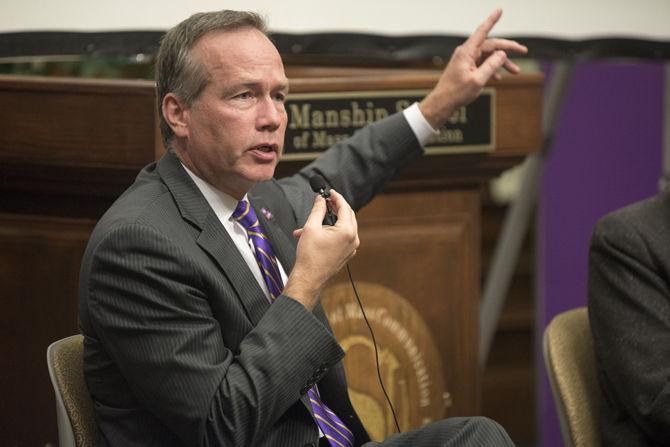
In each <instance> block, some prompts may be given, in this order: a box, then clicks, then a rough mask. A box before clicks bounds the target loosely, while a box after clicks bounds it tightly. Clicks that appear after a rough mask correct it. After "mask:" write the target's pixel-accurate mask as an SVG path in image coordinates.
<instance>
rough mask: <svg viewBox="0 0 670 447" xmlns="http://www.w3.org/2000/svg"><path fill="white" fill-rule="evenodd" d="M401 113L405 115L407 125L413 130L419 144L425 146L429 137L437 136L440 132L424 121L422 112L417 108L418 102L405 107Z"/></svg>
mask: <svg viewBox="0 0 670 447" xmlns="http://www.w3.org/2000/svg"><path fill="white" fill-rule="evenodd" d="M402 113H403V115H405V119H406V120H407V123H408V124H409V127H411V128H412V131H413V132H414V135H415V136H416V139H417V140H419V144H420V145H421V146H425V145H426V143H428V141H429V140H430V139H431V138H433V137H435V136H437V135H438V134H439V133H440V132H439V131H438V130H435V129H433V127H432V126H431V125H430V124H428V121H426V118H425V117H424V116H423V113H421V109H419V103H418V102H415V103H414V104H412V105H411V106H409V107H407V108H406V109H405V110H403V111H402Z"/></svg>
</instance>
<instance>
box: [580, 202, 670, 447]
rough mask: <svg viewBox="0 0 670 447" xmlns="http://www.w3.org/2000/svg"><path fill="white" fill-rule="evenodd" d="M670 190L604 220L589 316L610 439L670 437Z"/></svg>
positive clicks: (621, 446)
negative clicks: (669, 246) (669, 245)
mask: <svg viewBox="0 0 670 447" xmlns="http://www.w3.org/2000/svg"><path fill="white" fill-rule="evenodd" d="M668 244H670V193H660V194H658V195H656V196H654V197H652V198H649V199H646V200H642V201H640V202H637V203H634V204H631V205H628V206H626V207H624V208H621V209H619V210H616V211H614V212H613V213H610V214H608V215H607V216H605V217H603V218H602V219H601V220H600V221H599V222H598V224H597V226H596V228H595V230H594V233H593V238H592V240H591V249H590V253H589V281H588V295H589V320H590V323H591V332H592V334H593V341H594V345H595V351H596V352H595V353H596V369H597V372H598V381H599V384H600V389H601V400H600V422H601V434H602V440H603V445H606V446H613V447H638V446H667V445H670V249H669V248H668Z"/></svg>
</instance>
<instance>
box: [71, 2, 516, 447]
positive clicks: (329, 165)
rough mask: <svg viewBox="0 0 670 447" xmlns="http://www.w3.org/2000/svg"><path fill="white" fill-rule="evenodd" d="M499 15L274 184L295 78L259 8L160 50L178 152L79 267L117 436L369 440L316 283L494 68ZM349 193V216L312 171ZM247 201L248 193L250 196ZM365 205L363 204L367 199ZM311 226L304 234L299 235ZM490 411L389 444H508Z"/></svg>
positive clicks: (126, 200) (161, 80) (198, 23)
mask: <svg viewBox="0 0 670 447" xmlns="http://www.w3.org/2000/svg"><path fill="white" fill-rule="evenodd" d="M499 17H500V11H496V12H495V13H493V14H492V15H491V16H490V17H489V18H488V19H487V21H486V22H485V23H484V24H482V26H480V28H478V30H477V31H476V32H475V33H474V34H473V36H472V37H470V39H469V40H468V41H467V42H466V43H465V44H464V45H463V46H462V47H460V48H459V49H458V50H457V51H456V53H455V55H454V57H453V59H452V61H451V62H450V64H449V66H448V67H447V68H446V70H445V72H444V74H443V76H442V77H441V79H440V80H439V82H438V84H437V86H436V88H435V89H434V91H433V92H432V93H431V94H430V95H428V96H427V97H426V98H425V99H424V100H423V101H422V102H421V104H415V105H413V106H412V107H410V108H409V109H408V110H407V111H405V112H403V113H400V114H396V115H394V116H391V117H389V118H387V119H385V120H383V121H381V122H378V123H375V124H373V125H370V126H368V127H367V128H365V129H363V130H361V131H359V132H358V133H357V134H356V135H355V136H354V137H352V138H351V139H350V140H347V141H345V142H343V143H341V144H338V145H337V146H335V147H334V148H332V149H331V150H329V151H328V152H326V153H325V154H323V155H322V156H321V157H319V159H318V160H316V161H315V162H313V163H312V164H310V165H308V166H307V167H305V168H304V169H303V170H301V171H300V172H299V173H298V174H297V175H295V176H293V177H290V178H287V179H282V180H279V181H277V180H274V179H273V174H274V169H275V166H276V164H277V162H278V160H279V157H280V155H281V150H282V145H283V139H284V131H285V128H286V121H287V118H286V111H285V109H284V101H285V99H286V95H287V92H288V80H287V79H286V77H285V75H284V68H283V65H282V61H281V58H280V57H279V54H278V52H277V50H276V49H275V47H274V46H273V45H272V43H271V42H270V40H269V39H268V38H267V36H266V35H265V25H264V24H263V22H262V20H261V19H260V18H259V17H258V16H256V15H255V14H251V13H246V12H234V11H221V12H215V13H204V14H196V15H194V16H192V17H191V18H189V19H187V20H185V21H184V22H182V23H180V24H179V25H177V26H176V27H175V28H173V29H172V30H170V31H169V32H168V33H167V34H166V36H165V38H164V40H163V42H162V45H161V49H160V51H159V55H158V58H157V67H156V79H157V81H156V82H157V91H158V101H159V110H160V118H161V131H162V135H163V139H164V142H165V145H166V147H167V148H168V153H167V154H166V155H165V156H164V157H163V158H162V159H161V160H159V161H158V162H157V163H153V164H151V165H149V166H147V167H146V168H145V169H144V170H143V171H142V172H141V173H140V175H139V176H138V177H137V180H136V181H135V183H134V184H133V185H132V186H131V187H130V188H129V189H128V190H127V191H126V192H125V193H124V194H123V195H122V196H121V197H120V198H119V199H118V200H117V202H116V203H115V204H114V205H113V206H112V207H111V208H110V210H109V211H108V212H107V213H106V214H105V215H104V216H103V217H102V218H101V220H100V221H99V223H98V225H97V226H96V228H95V230H94V232H93V234H92V235H91V239H90V241H89V244H88V247H87V250H86V253H85V255H84V260H83V264H82V270H81V279H80V306H79V311H80V325H81V331H82V333H83V334H84V336H85V342H84V343H85V344H84V347H85V350H84V361H85V375H86V381H87V384H88V387H89V390H90V392H91V395H92V397H93V400H94V402H95V409H96V414H97V418H98V423H99V426H100V431H101V435H102V440H101V443H102V444H103V445H114V446H116V445H118V446H150V445H151V446H181V445H189V446H191V445H192V446H195V445H212V446H214V445H230V446H303V445H305V446H307V445H312V446H315V445H317V444H321V445H333V446H347V445H356V446H358V445H362V444H363V443H365V442H367V441H368V440H369V438H368V436H367V434H366V432H365V429H364V428H363V426H362V424H361V422H360V421H359V419H358V417H357V415H356V414H355V412H354V410H353V408H352V406H351V403H350V401H349V398H348V395H347V386H346V381H345V377H344V371H343V368H342V364H341V362H340V360H341V359H342V357H343V355H344V354H343V351H342V349H341V348H340V346H339V345H338V343H337V342H336V340H335V339H334V338H333V336H332V333H331V331H330V328H329V326H328V322H327V320H326V318H325V315H324V312H323V310H322V308H321V307H320V305H319V304H318V296H319V292H320V291H321V289H322V288H323V286H324V284H325V282H326V281H327V280H328V279H329V278H331V277H332V276H333V275H334V274H335V273H336V272H337V271H338V270H339V269H340V268H341V267H342V266H343V265H344V264H345V263H346V262H347V260H348V259H349V258H350V257H351V256H353V255H354V253H355V251H356V248H357V246H358V233H357V227H356V218H355V215H354V211H353V209H358V208H360V207H361V206H363V205H364V204H365V203H366V202H367V201H369V200H370V199H371V198H372V197H373V195H374V194H375V193H376V192H377V191H378V190H379V189H380V188H381V187H382V186H383V184H384V183H385V181H386V180H388V179H389V178H390V177H391V176H392V175H393V174H394V173H395V172H396V171H397V170H398V169H400V168H401V167H403V166H404V165H406V164H407V163H408V162H409V161H411V160H412V159H414V158H415V157H417V156H418V155H420V154H421V153H422V143H423V142H425V140H426V138H427V137H430V135H431V134H432V133H433V132H434V131H433V130H432V129H434V128H438V127H440V126H441V125H442V124H443V123H445V122H446V120H447V119H448V118H449V117H450V116H451V115H452V113H453V112H454V110H456V108H457V107H460V106H461V105H463V104H465V103H467V102H469V101H471V100H472V99H474V98H475V97H476V96H477V95H478V94H479V92H480V91H481V89H482V87H483V86H484V84H485V83H486V82H487V80H488V79H489V78H491V77H492V76H498V75H497V73H496V72H497V70H498V69H500V68H502V67H504V68H506V69H507V70H509V71H511V72H514V73H516V72H518V67H517V66H516V65H514V64H513V63H512V62H510V61H509V60H508V59H507V57H506V53H505V52H507V51H513V52H525V48H524V47H523V46H521V45H519V44H517V43H516V42H512V41H507V40H504V39H488V38H487V35H488V32H489V31H490V30H491V28H492V27H493V25H494V24H495V23H496V21H497V20H498V18H499ZM314 173H320V174H321V175H323V177H325V178H326V179H327V181H328V183H329V184H330V185H332V187H333V188H334V191H333V192H332V196H331V199H330V201H331V204H332V208H333V211H334V212H335V213H336V215H337V223H336V224H335V225H333V226H323V225H322V221H323V219H324V216H325V215H326V209H327V205H326V202H325V200H324V199H323V198H322V197H320V196H316V198H315V195H314V193H312V191H311V189H310V187H309V184H308V179H309V178H310V176H311V175H312V174H314ZM249 203H250V204H249ZM352 207H353V209H352ZM296 239H297V242H296ZM509 444H511V441H509V438H508V437H507V435H506V434H505V432H504V430H502V429H501V428H500V427H499V426H498V425H497V424H495V423H493V422H491V421H488V420H486V419H483V418H470V419H455V420H449V421H443V422H441V423H436V424H433V425H431V426H428V427H426V428H424V429H423V430H420V431H416V432H411V433H406V434H402V435H400V436H396V437H395V438H393V439H391V440H389V441H387V442H386V443H385V444H384V445H509Z"/></svg>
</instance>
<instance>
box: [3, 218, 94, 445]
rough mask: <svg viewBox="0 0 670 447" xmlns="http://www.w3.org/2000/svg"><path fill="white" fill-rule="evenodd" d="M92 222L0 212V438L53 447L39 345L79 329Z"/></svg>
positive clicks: (49, 393) (49, 395) (50, 401)
mask: <svg viewBox="0 0 670 447" xmlns="http://www.w3.org/2000/svg"><path fill="white" fill-rule="evenodd" d="M94 223H95V222H94V221H91V220H75V219H56V218H40V217H36V216H17V215H5V214H0V247H2V250H0V284H2V291H1V292H0V294H1V296H2V299H1V300H0V302H2V312H1V313H0V340H2V343H0V371H2V374H0V390H2V396H3V398H2V399H0V402H1V403H0V408H1V412H0V419H1V420H2V424H0V426H1V429H0V433H2V436H0V441H1V442H2V444H3V445H9V446H14V445H16V446H43V445H45V444H46V443H48V442H51V443H52V444H54V445H55V444H56V440H57V439H58V437H57V430H56V418H55V411H56V407H55V400H54V398H53V388H52V387H51V382H50V381H49V374H48V372H47V367H46V348H47V346H48V345H49V344H50V343H52V342H53V341H55V340H57V339H59V338H63V337H65V336H68V335H72V334H75V333H77V332H78V325H77V283H78V278H79V263H80V261H81V257H82V255H83V252H84V248H85V246H86V242H87V240H88V237H89V234H90V232H91V230H92V229H93V225H94Z"/></svg>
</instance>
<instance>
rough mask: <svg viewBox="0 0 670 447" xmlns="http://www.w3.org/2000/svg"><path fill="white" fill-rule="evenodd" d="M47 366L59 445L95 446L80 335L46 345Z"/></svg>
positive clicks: (70, 446)
mask: <svg viewBox="0 0 670 447" xmlns="http://www.w3.org/2000/svg"><path fill="white" fill-rule="evenodd" d="M47 365H48V367H49V377H51V383H52V384H53V387H54V393H55V395H56V418H57V420H58V441H59V445H60V447H95V445H96V444H97V439H98V426H97V424H96V422H95V413H94V411H93V401H92V400H91V397H90V395H89V393H88V389H87V388H86V383H85V382H84V337H83V336H81V335H73V336H71V337H67V338H64V339H62V340H58V341H56V342H54V343H52V344H51V345H49V347H48V348H47Z"/></svg>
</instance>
